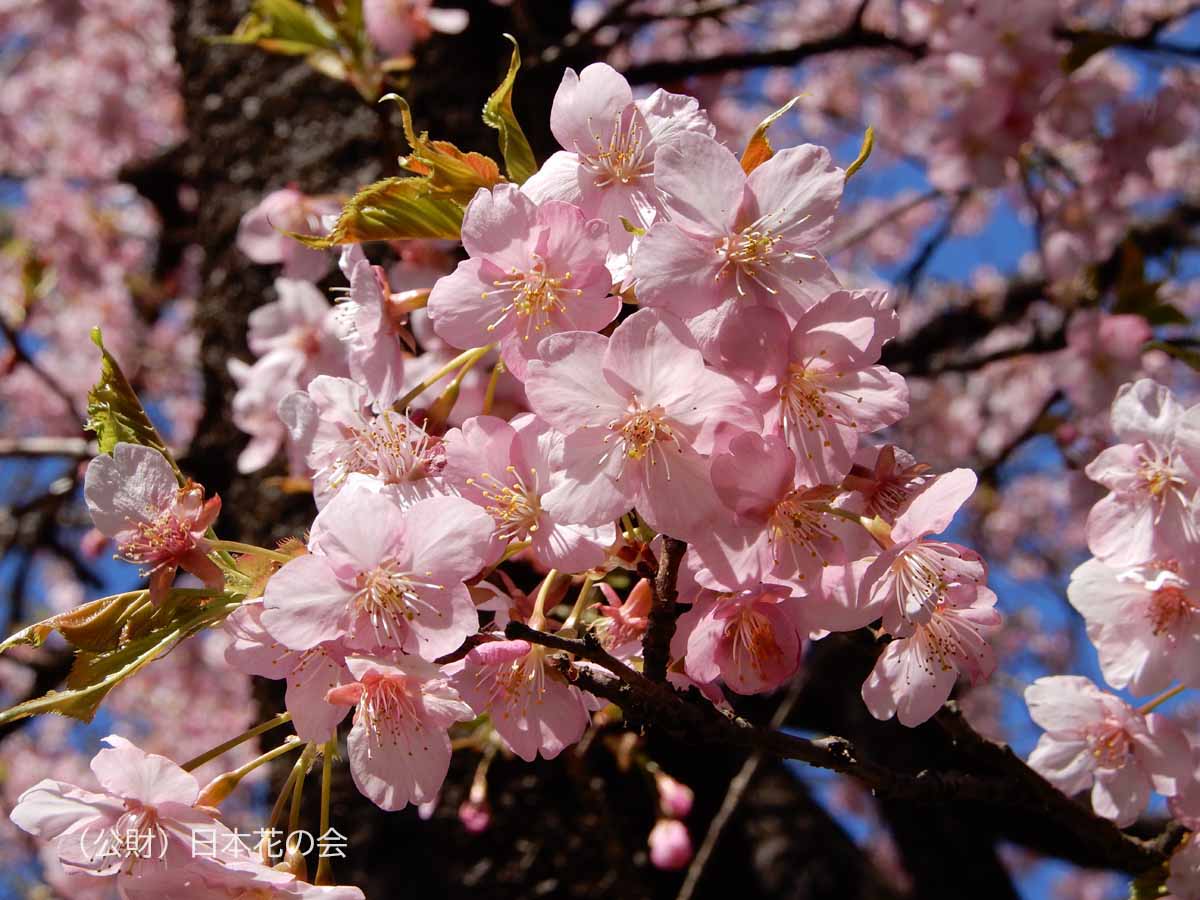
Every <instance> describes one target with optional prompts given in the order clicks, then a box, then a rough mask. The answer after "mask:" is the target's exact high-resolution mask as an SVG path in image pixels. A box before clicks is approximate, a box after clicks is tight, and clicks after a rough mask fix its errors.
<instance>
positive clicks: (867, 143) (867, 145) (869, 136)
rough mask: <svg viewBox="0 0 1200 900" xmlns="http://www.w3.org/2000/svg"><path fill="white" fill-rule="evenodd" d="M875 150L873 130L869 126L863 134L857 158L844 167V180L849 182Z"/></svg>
mask: <svg viewBox="0 0 1200 900" xmlns="http://www.w3.org/2000/svg"><path fill="white" fill-rule="evenodd" d="M873 149H875V129H874V128H872V127H871V126H870V125H868V126H867V130H866V131H864V132H863V139H862V146H861V147H859V149H858V156H856V157H855V158H854V162H852V163H850V165H849V166H847V167H846V180H847V181H849V180H850V176H851V175H853V174H854V173H855V172H857V171H858V170H859V169H861V168H862V167H863V166H865V165H866V164H867V160H868V159H870V158H871V151H872V150H873Z"/></svg>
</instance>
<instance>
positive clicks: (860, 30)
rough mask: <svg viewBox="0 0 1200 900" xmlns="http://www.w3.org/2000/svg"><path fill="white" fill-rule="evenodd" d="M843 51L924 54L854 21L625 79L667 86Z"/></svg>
mask: <svg viewBox="0 0 1200 900" xmlns="http://www.w3.org/2000/svg"><path fill="white" fill-rule="evenodd" d="M845 50H895V51H897V52H900V53H903V54H905V55H906V56H908V57H909V58H911V59H919V58H920V57H922V56H924V55H925V48H924V47H923V46H921V45H919V44H909V43H906V42H905V41H902V40H900V39H899V38H896V37H892V36H891V35H888V34H884V33H883V32H880V31H872V30H870V29H867V28H864V27H863V25H862V22H861V21H857V20H856V21H855V22H853V23H851V25H850V26H849V27H848V28H846V29H844V30H843V31H840V32H838V33H837V34H834V35H830V36H829V37H823V38H815V39H814V40H811V41H804V42H803V43H800V44H796V45H795V46H793V47H781V48H778V49H775V50H760V51H751V52H747V53H720V54H717V55H716V56H707V57H701V58H700V59H680V60H661V61H656V62H648V63H641V64H640V65H634V66H629V67H628V68H626V69H625V77H626V78H627V79H628V80H629V83H630V84H645V83H647V82H654V83H656V84H661V83H664V82H665V83H670V82H673V81H679V80H681V79H683V78H688V77H691V76H693V75H715V74H720V73H723V72H740V71H744V70H746V69H761V68H766V67H770V66H794V65H796V64H797V63H801V62H803V61H804V60H806V59H811V58H812V57H814V56H823V55H825V54H827V53H839V52H841V51H845Z"/></svg>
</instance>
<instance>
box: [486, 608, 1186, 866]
mask: <svg viewBox="0 0 1200 900" xmlns="http://www.w3.org/2000/svg"><path fill="white" fill-rule="evenodd" d="M505 634H506V636H507V637H509V638H511V639H514V640H525V641H529V642H530V643H534V644H540V645H542V646H544V647H549V648H550V649H552V650H560V651H564V652H566V653H570V654H573V655H574V656H576V657H577V658H579V659H582V660H586V661H587V662H591V663H595V664H596V666H599V667H601V668H603V669H606V670H607V672H604V671H599V670H597V669H595V668H593V667H587V668H585V667H581V666H578V665H573V664H572V663H571V662H570V661H569V660H568V659H567V658H566V657H555V658H552V660H551V663H552V665H553V667H554V668H553V671H554V672H555V673H557V674H558V675H559V676H561V677H562V678H564V679H565V680H567V681H568V682H570V683H571V684H574V685H576V686H577V687H579V688H581V689H582V690H585V691H587V692H588V693H591V694H593V695H595V696H597V697H602V698H604V699H606V700H608V701H610V702H612V703H614V704H616V705H617V706H619V707H621V709H622V710H623V711H624V712H625V715H626V717H627V718H629V719H631V720H633V721H635V722H638V723H641V724H643V725H644V726H647V727H653V728H658V729H662V730H663V731H665V732H667V733H670V734H674V735H676V736H678V737H680V738H683V739H686V740H689V741H700V742H705V743H713V744H725V745H729V746H733V747H737V748H740V749H743V750H748V751H751V752H762V753H765V754H769V755H772V756H777V757H780V758H782V759H795V760H799V761H800V762H804V763H807V764H809V765H811V766H815V767H817V768H822V769H829V770H831V771H834V772H838V773H840V774H843V775H850V776H852V777H854V778H857V779H858V780H859V781H860V782H862V783H863V784H864V785H865V786H867V787H868V788H870V789H871V790H872V791H874V792H876V793H877V794H879V795H880V796H882V797H886V798H888V799H889V800H907V801H911V802H914V803H920V804H938V805H940V804H950V803H981V804H986V805H988V806H993V807H998V808H1006V809H1015V810H1019V811H1021V812H1022V813H1023V814H1024V815H1027V816H1035V817H1042V818H1043V819H1045V820H1047V821H1051V822H1054V823H1056V824H1057V825H1059V826H1061V827H1062V828H1064V829H1067V830H1068V832H1069V834H1070V835H1071V837H1072V838H1073V839H1074V840H1077V841H1083V842H1085V843H1087V844H1089V845H1090V846H1091V847H1092V848H1093V849H1094V850H1095V851H1096V852H1097V853H1098V854H1100V855H1102V857H1103V858H1104V859H1106V860H1109V861H1111V864H1112V865H1113V867H1115V868H1119V869H1121V870H1123V871H1126V872H1130V873H1134V874H1137V873H1141V872H1144V871H1147V870H1148V869H1150V868H1152V867H1154V866H1157V865H1161V864H1162V862H1163V861H1164V856H1163V854H1162V853H1161V852H1160V851H1159V850H1158V849H1157V847H1156V846H1154V845H1153V844H1152V843H1147V842H1143V841H1140V840H1138V839H1137V838H1133V837H1130V836H1128V835H1126V834H1124V833H1122V832H1121V830H1120V829H1118V828H1117V827H1116V826H1115V825H1113V824H1112V822H1109V821H1108V820H1107V819H1102V818H1100V817H1098V816H1096V815H1094V814H1093V813H1092V812H1091V811H1089V810H1087V809H1085V808H1083V807H1082V806H1080V805H1078V804H1076V803H1075V802H1074V801H1073V800H1071V798H1069V797H1067V796H1065V795H1064V794H1062V793H1060V792H1059V791H1058V790H1056V789H1055V788H1054V787H1052V786H1051V785H1050V784H1049V783H1048V782H1046V781H1045V780H1044V779H1042V778H1041V776H1039V775H1038V774H1037V773H1036V772H1034V771H1033V770H1032V769H1030V768H1029V767H1028V766H1026V765H1025V763H1024V762H1022V761H1021V760H1020V759H1019V758H1018V757H1017V756H1016V755H1015V754H1013V752H1012V751H1011V750H1010V749H1009V748H1008V747H1006V746H1003V745H1000V744H994V743H992V742H991V741H988V740H987V739H985V738H983V737H981V736H979V735H978V734H976V733H975V732H974V731H973V730H972V729H971V728H970V726H969V725H967V723H966V722H965V720H963V719H962V718H961V717H960V716H958V715H957V714H956V713H955V712H953V711H950V712H943V713H942V714H940V715H939V717H938V720H937V721H938V724H940V725H941V726H942V727H943V728H944V729H946V730H947V732H948V733H949V734H950V735H951V737H952V739H953V741H954V743H955V745H956V746H957V747H960V748H961V754H960V755H961V757H962V761H963V762H964V763H967V764H974V767H976V768H979V767H982V768H983V769H984V771H983V773H980V774H976V773H975V772H972V771H967V770H950V771H932V770H923V771H920V772H916V773H907V772H897V771H893V770H892V769H890V768H887V767H885V766H881V765H878V764H876V763H874V762H872V761H871V760H868V759H865V758H863V757H862V756H861V755H860V754H859V753H858V751H857V750H856V748H855V747H854V745H853V744H851V743H850V742H849V741H847V740H845V739H843V738H840V737H833V736H831V737H824V738H817V739H815V740H809V739H807V738H802V737H797V736H794V735H791V734H787V733H785V732H781V731H773V730H769V729H762V728H759V727H757V726H755V725H753V724H751V723H750V722H748V721H746V720H745V719H743V718H741V717H740V716H736V715H732V714H729V715H727V714H723V713H721V712H719V711H718V710H717V709H715V708H714V707H713V706H712V705H711V704H710V703H708V701H706V700H704V699H702V698H697V697H693V696H690V695H688V694H682V693H680V692H678V691H676V690H674V689H673V688H671V687H670V686H668V685H666V684H660V683H657V682H654V681H651V680H650V679H648V678H647V677H645V676H644V675H642V674H641V673H640V672H637V671H635V670H633V669H632V668H630V667H629V666H628V665H626V664H625V663H623V662H621V661H620V660H618V659H616V658H614V657H613V656H611V655H610V654H609V653H608V652H607V651H605V650H604V649H603V647H601V646H600V644H599V642H598V641H597V640H596V639H595V637H594V636H593V635H591V634H590V633H589V634H588V635H587V637H586V638H585V639H583V640H579V639H574V638H563V637H559V636H558V635H551V634H544V633H542V632H540V631H536V630H534V629H532V628H529V627H528V626H527V625H524V624H523V623H520V622H510V623H509V624H508V626H507V627H506V628H505ZM609 673H611V674H609Z"/></svg>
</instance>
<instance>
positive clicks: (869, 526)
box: [822, 506, 895, 550]
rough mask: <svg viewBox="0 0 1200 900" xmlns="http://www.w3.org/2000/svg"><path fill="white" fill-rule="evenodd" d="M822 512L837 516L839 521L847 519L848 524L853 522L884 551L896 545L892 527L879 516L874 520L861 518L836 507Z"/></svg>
mask: <svg viewBox="0 0 1200 900" xmlns="http://www.w3.org/2000/svg"><path fill="white" fill-rule="evenodd" d="M822 512H825V513H828V514H829V515H831V516H837V517H838V518H839V519H845V520H846V521H847V522H853V523H854V524H855V525H857V526H858V527H860V528H862V529H863V530H864V531H865V532H866V533H867V534H869V535H870V536H871V537H872V538H873V539H874V540H875V543H877V544H878V545H879V546H880V547H882V548H883V549H884V550H887V549H888V548H890V547H892V546H893V545H894V544H895V541H893V540H892V529H891V526H890V525H888V523H887V522H885V521H884V520H883V519H881V518H879V516H875V518H873V519H872V518H868V517H867V516H860V515H859V514H858V513H856V512H851V511H850V510H848V509H838V508H837V507H834V506H826V507H825V508H824V509H822Z"/></svg>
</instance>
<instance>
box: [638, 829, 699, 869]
mask: <svg viewBox="0 0 1200 900" xmlns="http://www.w3.org/2000/svg"><path fill="white" fill-rule="evenodd" d="M649 842H650V862H651V863H652V864H653V865H654V867H655V868H656V869H664V870H666V871H668V872H672V871H675V870H676V869H682V868H683V867H684V866H686V865H687V864H688V863H689V862H691V860H692V839H691V837H690V836H689V835H688V830H687V826H686V825H684V824H683V823H682V822H680V821H679V820H678V819H659V820H658V821H657V822H655V823H654V827H653V828H652V829H650V838H649Z"/></svg>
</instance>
